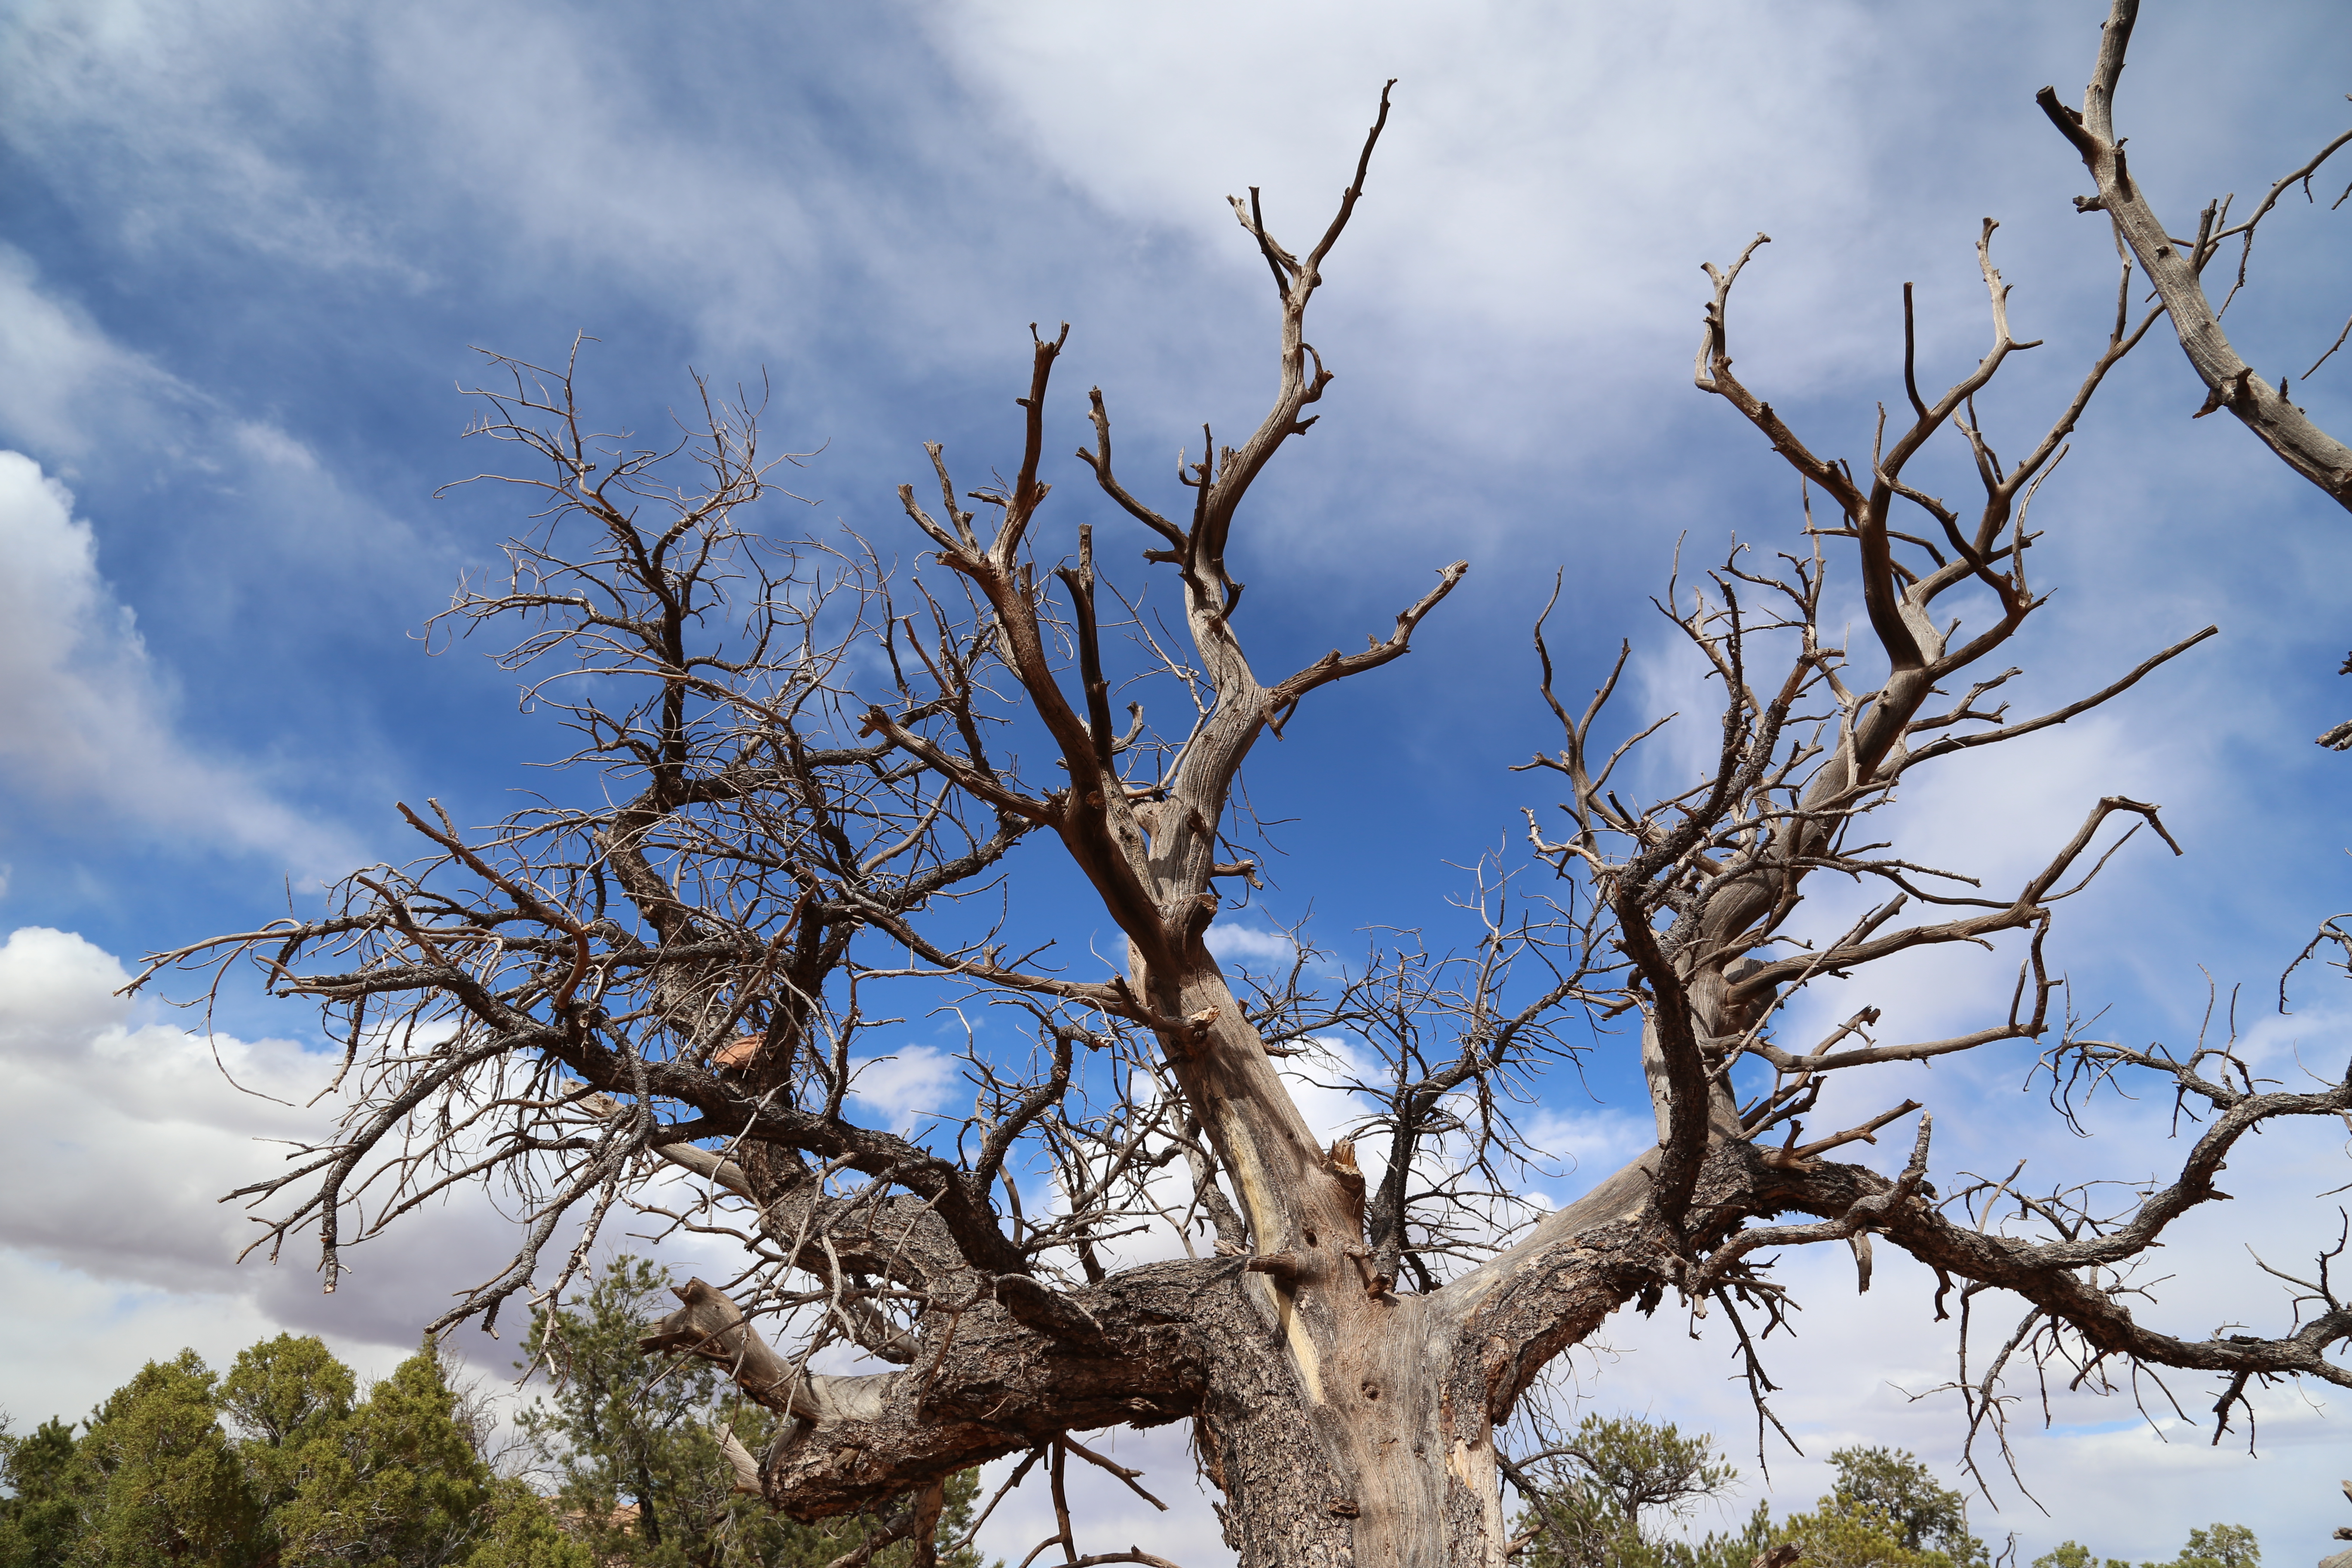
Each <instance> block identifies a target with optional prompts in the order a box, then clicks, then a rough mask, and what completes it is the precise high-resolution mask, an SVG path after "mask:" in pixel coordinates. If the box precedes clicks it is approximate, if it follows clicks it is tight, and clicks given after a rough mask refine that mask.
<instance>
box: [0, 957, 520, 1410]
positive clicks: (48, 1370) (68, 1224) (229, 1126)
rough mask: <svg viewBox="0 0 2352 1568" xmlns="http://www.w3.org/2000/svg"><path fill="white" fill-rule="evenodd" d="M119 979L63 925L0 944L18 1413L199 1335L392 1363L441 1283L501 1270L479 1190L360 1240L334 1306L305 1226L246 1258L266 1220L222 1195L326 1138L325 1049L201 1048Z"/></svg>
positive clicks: (505, 1239) (479, 1349) (215, 1044)
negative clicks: (287, 1343) (275, 1254)
mask: <svg viewBox="0 0 2352 1568" xmlns="http://www.w3.org/2000/svg"><path fill="white" fill-rule="evenodd" d="M129 978H130V976H129V974H128V973H126V972H125V970H124V969H123V966H122V964H121V963H120V962H119V961H118V960H117V959H115V958H114V957H113V956H112V955H111V954H110V953H107V952H103V951H101V950H100V949H99V948H98V947H96V946H94V945H93V944H91V943H90V942H86V941H84V940H83V939H82V938H81V937H79V936H77V935H74V934H72V933H70V932H67V931H54V930H49V929H47V928H44V927H39V926H26V927H20V928H18V929H17V930H16V931H13V932H11V933H10V935H9V937H8V939H7V941H6V942H5V944H0V1071H5V1075H6V1081H7V1082H8V1084H9V1089H10V1092H9V1096H8V1101H7V1105H6V1108H5V1111H0V1126H5V1136H0V1190H5V1192H7V1193H8V1194H9V1195H10V1201H9V1202H8V1203H7V1204H5V1205H0V1291H5V1295H6V1297H7V1299H8V1300H9V1301H10V1302H11V1303H12V1307H13V1309H14V1311H15V1319H16V1331H15V1332H13V1333H11V1334H10V1335H9V1336H8V1344H9V1345H10V1346H12V1347H15V1348H13V1349H5V1350H0V1374H5V1380H6V1385H7V1387H8V1388H9V1391H10V1394H9V1399H10V1403H11V1404H12V1405H15V1406H16V1408H17V1414H19V1415H26V1414H27V1413H29V1412H32V1411H34V1410H35V1409H36V1407H38V1412H39V1415H46V1414H48V1413H49V1412H50V1411H52V1410H57V1411H62V1412H64V1413H65V1414H67V1415H72V1414H75V1413H76V1412H78V1411H79V1409H81V1408H83V1407H85V1406H87V1405H89V1404H91V1403H93V1402H94V1401H95V1400H97V1399H98V1398H99V1397H100V1396H101V1395H103V1394H105V1392H106V1391H107V1390H108V1389H110V1388H111V1387H113V1386H115V1384H119V1383H120V1382H121V1380H122V1379H123V1378H125V1377H127V1376H129V1375H130V1374H131V1372H133V1371H135V1370H136V1369H137V1367H138V1365H139V1363H140V1362H141V1361H142V1360H145V1359H146V1358H148V1357H150V1356H155V1355H168V1354H170V1353H171V1352H173V1351H174V1350H177V1349H178V1348H179V1347H180V1346H182V1345H184V1344H193V1345H194V1346H195V1348H196V1349H197V1350H199V1351H201V1352H204V1353H205V1355H206V1356H207V1357H208V1358H212V1359H214V1361H215V1364H220V1362H221V1359H222V1358H225V1357H227V1356H231V1355H234V1354H235V1353H236V1350H237V1349H238V1348H239V1347H241V1346H243V1345H246V1344H249V1343H251V1342H253V1341H254V1340H255V1339H257V1338H260V1337H263V1336H265V1335H267V1334H271V1333H275V1332H277V1331H279V1330H280V1329H291V1330H293V1331H297V1332H303V1333H318V1334H321V1335H324V1336H326V1337H327V1338H328V1339H329V1341H330V1342H332V1343H334V1344H336V1345H337V1346H338V1348H339V1350H341V1352H343V1353H345V1354H346V1355H348V1356H350V1357H351V1358H352V1360H353V1362H354V1364H357V1365H360V1366H361V1367H362V1370H365V1369H368V1368H371V1367H372V1368H374V1369H375V1370H379V1371H388V1370H389V1364H390V1363H389V1361H388V1360H386V1357H387V1356H388V1355H392V1354H394V1353H396V1352H398V1351H399V1349H400V1347H403V1346H413V1345H414V1344H415V1338H416V1335H417V1333H418V1331H419V1330H421V1329H422V1327H423V1326H424V1324H425V1322H426V1321H429V1320H430V1319H432V1318H434V1317H436V1316H437V1315H438V1314H439V1313H440V1312H441V1311H442V1310H444V1308H445V1307H446V1304H447V1300H448V1296H447V1292H448V1291H449V1290H451V1289H454V1288H457V1287H458V1286H461V1285H464V1284H467V1283H470V1282H471V1281H473V1280H475V1279H481V1278H485V1277H487V1276H488V1274H489V1273H490V1272H491V1271H492V1270H493V1269H494V1268H496V1267H497V1265H498V1263H499V1259H500V1258H501V1250H502V1248H503V1247H510V1246H511V1239H510V1232H509V1229H508V1228H507V1226H505V1224H504V1222H503V1221H502V1220H500V1219H499V1216H498V1215H497V1214H496V1213H495V1212H494V1211H493V1210H492V1208H491V1207H490V1205H488V1204H485V1203H482V1202H480V1201H479V1200H478V1197H477V1198H475V1199H474V1201H472V1202H470V1203H469V1202H468V1201H467V1196H471V1194H467V1195H461V1196H460V1197H459V1198H458V1199H457V1200H456V1201H454V1202H453V1203H451V1204H450V1205H446V1207H436V1208H432V1209H428V1210H425V1211H423V1212H420V1213H418V1214H416V1215H412V1216H410V1217H409V1219H408V1220H406V1221H404V1223H403V1224H402V1225H401V1226H395V1227H394V1229H393V1230H391V1231H389V1232H387V1233H386V1234H385V1235H384V1236H383V1237H381V1238H378V1239H375V1240H372V1241H369V1242H366V1243H364V1244H362V1245H361V1246H359V1247H354V1248H352V1249H350V1250H349V1252H348V1253H347V1254H346V1260H347V1262H348V1264H349V1265H350V1267H351V1268H352V1273H351V1275H350V1276H349V1277H347V1279H345V1280H344V1282H343V1285H342V1288H341V1289H340V1290H338V1291H337V1293H336V1294H334V1295H333V1296H325V1295H322V1294H321V1293H320V1289H319V1282H318V1278H317V1275H316V1274H315V1272H314V1271H313V1269H312V1268H311V1264H312V1262H313V1261H314V1259H313V1258H312V1257H310V1255H309V1254H308V1252H307V1248H306V1247H305V1245H304V1243H307V1240H308V1237H307V1235H306V1237H304V1243H297V1244H296V1245H295V1246H294V1247H290V1248H289V1251H288V1253H287V1256H286V1258H285V1259H284V1261H283V1262H281V1263H279V1264H278V1265H276V1266H274V1267H273V1266H272V1265H271V1264H269V1263H268V1261H267V1260H266V1259H265V1258H262V1257H261V1256H259V1255H256V1257H255V1258H253V1259H251V1260H249V1261H247V1263H245V1264H243V1265H241V1266H240V1265H239V1264H238V1263H237V1261H236V1256H237V1253H238V1252H239V1250H240V1249H242V1248H243V1247H245V1246H246V1245H247V1243H249V1242H250V1241H252V1239H253V1237H254V1235H255V1232H256V1227H255V1226H254V1223H253V1220H252V1218H251V1217H250V1215H248V1213H247V1210H246V1209H245V1208H244V1207H243V1206H242V1205H240V1204H237V1203H224V1202H222V1201H221V1199H222V1195H223V1194H226V1193H228V1192H231V1191H233V1190H234V1189H236V1188H238V1187H243V1186H246V1185H248V1184H251V1183H253V1182H255V1181H257V1180H260V1179H263V1178H265V1177H267V1176H268V1175H270V1174H272V1173H275V1172H276V1171H278V1169H279V1168H280V1165H281V1160H282V1157H283V1152H284V1144H285V1142H287V1141H290V1140H295V1139H300V1138H305V1137H310V1138H315V1137H316V1136H318V1135H319V1134H320V1132H322V1131H326V1130H327V1129H328V1127H329V1126H330V1125H331V1121H332V1118H333V1115H334V1109H333V1106H332V1105H331V1103H330V1104H327V1105H321V1106H312V1105H311V1104H310V1101H311V1100H312V1099H313V1098H314V1097H315V1096H317V1095H318V1094H319V1092H320V1089H323V1088H325V1087H326V1085H327V1083H328V1081H329V1079H330V1078H331V1074H332V1070H333V1067H334V1061H333V1059H332V1058H329V1057H327V1056H325V1055H322V1054H320V1053H318V1052H314V1051H310V1050H307V1049H305V1048H304V1047H302V1046H300V1045H299V1044H297V1043H295V1042H293V1041H289V1040H282V1039H265V1040H254V1041H247V1040H241V1039H236V1038H234V1037H228V1036H226V1035H215V1036H213V1037H210V1038H209V1039H207V1038H206V1037H204V1036H202V1035H199V1034H194V1033H191V1032H190V1031H188V1030H185V1029H182V1028H179V1027H175V1026H173V1025H171V1024H168V1023H164V1022H160V1021H157V1020H156V1019H155V1018H154V1017H152V1016H149V1009H148V1007H147V1005H145V1004H142V1003H137V1002H133V1001H131V1000H130V999H128V998H125V997H122V996H120V995H118V994H116V992H117V991H118V990H119V988H120V987H121V985H122V984H124V983H125V982H127V981H128V980H129ZM509 1339H511V1333H510V1334H509ZM459 1344H460V1348H461V1349H464V1350H466V1351H468V1352H470V1353H471V1354H473V1355H474V1356H475V1357H476V1358H477V1359H478V1360H483V1361H487V1362H488V1363H491V1364H499V1363H500V1362H502V1360H503V1359H504V1356H505V1354H506V1352H504V1351H503V1350H502V1349H501V1348H500V1347H498V1346H494V1345H491V1344H489V1343H488V1342H484V1341H481V1340H480V1339H479V1337H478V1335H475V1334H471V1333H468V1334H467V1335H466V1336H464V1337H463V1338H462V1339H461V1340H460V1342H459ZM75 1347H79V1349H78V1350H77V1349H75ZM35 1418H36V1419H37V1418H38V1415H36V1416H35Z"/></svg>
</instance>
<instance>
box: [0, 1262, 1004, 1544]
mask: <svg viewBox="0 0 2352 1568" xmlns="http://www.w3.org/2000/svg"><path fill="white" fill-rule="evenodd" d="M666 1284H667V1276H665V1275H664V1274H662V1273H661V1272H660V1271H659V1270H657V1269H656V1268H652V1267H650V1266H648V1265H646V1264H645V1263H643V1262H641V1261H639V1260H636V1259H633V1258H622V1259H620V1260H618V1261H617V1262H615V1263H614V1265H612V1267H611V1268H608V1269H607V1270H606V1271H605V1273H604V1276H603V1277H602V1278H601V1279H598V1280H597V1281H596V1283H595V1286H594V1289H593V1290H592V1291H591V1292H590V1294H589V1296H588V1298H587V1299H586V1300H584V1301H583V1303H582V1304H581V1306H580V1307H579V1308H578V1309H577V1310H567V1311H564V1312H561V1313H559V1314H558V1316H557V1318H556V1321H555V1322H554V1324H553V1325H552V1328H553V1332H552V1333H551V1336H550V1337H549V1339H548V1340H547V1341H546V1342H547V1343H548V1344H549V1345H550V1347H551V1350H552V1351H553V1352H554V1360H555V1368H554V1370H555V1372H556V1373H557V1376H556V1378H555V1380H554V1381H553V1383H552V1384H551V1388H550V1390H549V1392H548V1394H545V1395H543V1396H542V1397H541V1399H540V1400H538V1401H537V1402H535V1403H534V1404H533V1405H531V1406H530V1408H529V1409H528V1410H527V1411H525V1412H524V1414H523V1416H522V1418H521V1421H520V1426H521V1427H522V1430H523V1435H524V1437H525V1439H526V1446H527V1447H529V1448H530V1450H531V1452H532V1453H533V1455H534V1457H536V1458H539V1459H540V1460H541V1462H542V1464H543V1465H544V1467H545V1475H546V1477H547V1479H552V1480H553V1481H554V1483H555V1487H556V1490H555V1495H553V1496H544V1495H542V1494H541V1490H540V1489H539V1488H537V1487H534V1486H533V1485H532V1484H531V1478H530V1477H526V1476H520V1475H502V1474H499V1473H497V1472H496V1471H495V1470H494V1469H493V1467H492V1465H491V1462H490V1458H489V1456H488V1455H487V1454H486V1453H485V1452H484V1451H483V1439H484V1434H483V1433H482V1432H481V1431H480V1430H478V1426H477V1425H476V1423H475V1422H474V1421H472V1420H471V1419H469V1417H468V1415H467V1410H466V1408H465V1405H464V1402H463V1401H462V1400H461V1398H460V1396H459V1394H458V1393H457V1390H455V1389H453V1388H452V1387H451V1386H450V1384H449V1382H448V1378H447V1375H446V1369H445V1367H444V1365H443V1363H442V1361H441V1357H440V1355H439V1353H438V1352H437V1351H436V1348H435V1346H434V1344H433V1342H431V1341H430V1340H427V1341H426V1342H425V1344H424V1345H423V1347H422V1348H420V1349H419V1350H418V1351H417V1352H416V1353H415V1355H412V1356H410V1357H409V1358H408V1359H407V1360H406V1361H404V1362H403V1363H401V1364H400V1365H399V1367H398V1368H397V1369H395V1370H394V1373H392V1375H391V1376H390V1377H387V1378H385V1379H383V1381H382V1382H380V1383H378V1384H375V1385H374V1386H373V1387H372V1388H369V1389H367V1390H365V1391H364V1392H362V1390H361V1388H360V1387H359V1384H358V1380H357V1379H356V1378H355V1377H353V1376H352V1371H351V1369H350V1368H349V1367H347V1366H345V1365H343V1364H342V1363H341V1362H340V1361H338V1360H337V1359H336V1358H335V1356H334V1355H333V1353H332V1352H330V1351H329V1350H328V1349H327V1347H326V1346H325V1345H324V1344H322V1343H321V1342H319V1341H318V1340H316V1339H314V1338H310V1337H307V1336H301V1335H296V1334H279V1335H278V1337H277V1338H275V1339H272V1340H265V1341H263V1342H260V1343H258V1344H254V1345H250V1346H247V1348H246V1349H245V1350H244V1351H243V1352H240V1353H239V1354H238V1356H237V1358H236V1363H235V1364H234V1365H232V1366H231V1367H230V1369H229V1372H228V1373H227V1375H226V1376H225V1377H223V1376H219V1375H217V1374H215V1373H214V1372H213V1371H212V1370H211V1369H210V1368H208V1367H207V1366H205V1363H204V1362H203V1360H202V1359H201V1358H200V1357H198V1356H197V1355H196V1353H195V1352H194V1351H183V1352H180V1354H179V1355H178V1356H177V1357H176V1358H174V1359H173V1360H171V1361H168V1362H150V1363H147V1365H146V1366H144V1367H142V1369H141V1370H140V1372H139V1373H138V1375H137V1376H135V1377H133V1378H132V1379H131V1381H130V1382H129V1383H127V1384H123V1386H122V1387H121V1388H119V1389H117V1390H115V1392H114V1393H113V1394H110V1395H108V1396H107V1398H106V1400H105V1402H104V1403H102V1404H101V1405H100V1406H99V1407H98V1408H97V1409H96V1410H95V1411H93V1412H92V1413H91V1415H90V1417H89V1421H88V1422H87V1423H86V1424H84V1426H83V1429H82V1432H81V1434H80V1436H79V1437H77V1436H75V1431H74V1426H73V1424H72V1423H70V1422H67V1421H62V1420H50V1421H47V1422H44V1423H43V1424H42V1425H41V1426H38V1427H37V1428H36V1429H34V1430H33V1431H31V1432H29V1433H27V1434H26V1435H24V1436H13V1435H11V1434H9V1433H8V1432H7V1431H6V1430H5V1422H0V1487H5V1492H6V1495H5V1496H0V1568H198V1565H202V1568H640V1565H642V1568H817V1565H820V1564H823V1563H830V1562H832V1561H833V1560H834V1559H835V1558H836V1557H838V1556H840V1555H841V1554H842V1553H844V1552H847V1551H849V1550H850V1549H851V1548H853V1547H855V1546H856V1545H857V1544H858V1543H859V1542H861V1541H862V1540H863V1539H864V1536H865V1530H866V1525H865V1523H864V1521H855V1520H853V1521H837V1522H830V1523H828V1524H826V1525H824V1526H819V1527H811V1526H807V1525H801V1524H795V1523H793V1521H790V1520H785V1519H782V1518H779V1517H778V1516H776V1515H775V1514H773V1513H772V1512H771V1511H770V1510H768V1509H767V1508H766V1507H765V1506H764V1505H762V1504H761V1503H759V1502H758V1501H757V1500H752V1499H749V1498H743V1497H739V1496H734V1495H731V1493H730V1489H731V1487H732V1484H733V1469H732V1467H731V1466H730V1464H729V1462H728V1460H727V1458H726V1455H725V1453H724V1451H723V1450H722V1448H721V1447H720V1442H719V1432H720V1431H721V1429H722V1424H724V1423H732V1424H733V1425H734V1429H735V1430H736V1432H737V1434H738V1436H739V1437H740V1440H741V1441H742V1442H743V1443H744V1444H745V1445H746V1446H747V1447H751V1448H752V1449H753V1450H754V1451H757V1450H758V1448H759V1447H761V1446H762V1445H764V1444H765V1443H766V1441H767V1439H768V1437H769V1436H770V1430H769V1426H768V1423H767V1420H766V1413H765V1412H761V1411H750V1412H741V1411H733V1410H730V1409H729V1408H728V1407H727V1405H726V1404H725V1403H724V1402H723V1401H721V1400H720V1399H719V1396H718V1389H717V1385H716V1380H715V1378H714V1377H713V1375H712V1373H710V1372H709V1371H708V1370H706V1369H702V1368H701V1367H700V1365H699V1363H697V1364H696V1365H695V1366H693V1367H688V1368H677V1369H673V1368H671V1367H670V1366H669V1364H668V1363H667V1360H666V1359H663V1358H655V1357H646V1356H642V1355H640V1354H639V1353H638V1352H637V1348H636V1341H637V1335H638V1333H639V1332H640V1326H639V1325H640V1324H641V1323H642V1322H644V1321H646V1319H647V1318H648V1317H654V1316H658V1315H659V1310H658V1308H656V1307H655V1306H654V1305H653V1301H654V1298H655V1297H656V1295H657V1294H658V1292H659V1291H660V1290H661V1289H662V1288H663V1287H664V1286H665V1285H666ZM539 1327H541V1329H547V1328H549V1327H550V1325H549V1324H548V1323H547V1321H545V1319H544V1318H543V1317H542V1319H541V1321H540V1324H539ZM977 1485H978V1483H977V1480H976V1478H975V1477H974V1476H973V1474H972V1473H971V1472H966V1473H965V1474H963V1475H961V1476H959V1477H957V1478H956V1479H955V1480H954V1482H952V1483H950V1486H949V1489H948V1506H947V1509H946V1511H945V1512H944V1513H943V1514H942V1516H941V1518H940V1540H941V1541H942V1542H955V1541H957V1540H959V1539H961V1537H962V1536H963V1535H965V1534H967V1533H969V1531H970V1528H971V1514H972V1498H973V1494H974V1492H975V1490H976V1489H977ZM912 1554H913V1548H912V1545H911V1543H908V1542H900V1543H898V1544H897V1545H894V1546H890V1547H887V1548H885V1549H884V1550H882V1551H880V1552H876V1553H875V1554H874V1556H873V1559H872V1561H873V1563H875V1564H876V1565H877V1568H901V1565H903V1564H904V1563H907V1562H908V1560H909V1559H910V1558H911V1556H912ZM939 1562H940V1565H941V1568H981V1564H980V1559H979V1557H978V1556H977V1555H976V1554H975V1553H974V1552H971V1550H970V1549H969V1548H964V1549H961V1550H958V1551H955V1552H942V1553H941V1554H940V1558H939Z"/></svg>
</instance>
